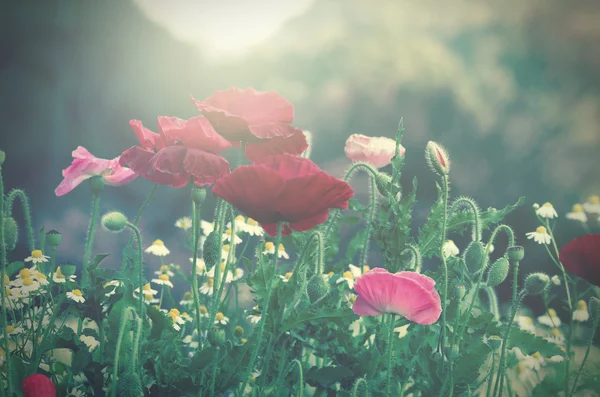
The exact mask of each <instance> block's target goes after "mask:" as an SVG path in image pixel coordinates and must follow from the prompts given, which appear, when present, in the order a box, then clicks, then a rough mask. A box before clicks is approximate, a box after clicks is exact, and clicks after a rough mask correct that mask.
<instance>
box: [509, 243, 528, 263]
mask: <svg viewBox="0 0 600 397" xmlns="http://www.w3.org/2000/svg"><path fill="white" fill-rule="evenodd" d="M506 253H507V255H508V259H509V260H510V261H511V262H521V261H522V260H523V258H524V257H525V250H524V249H523V247H521V246H520V245H513V246H512V247H508V249H507V250H506Z"/></svg>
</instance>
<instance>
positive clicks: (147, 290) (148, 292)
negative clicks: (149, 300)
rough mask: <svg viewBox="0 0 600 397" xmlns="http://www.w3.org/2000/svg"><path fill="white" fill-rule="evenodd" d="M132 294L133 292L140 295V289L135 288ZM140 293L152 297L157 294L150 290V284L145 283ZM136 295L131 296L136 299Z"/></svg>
mask: <svg viewBox="0 0 600 397" xmlns="http://www.w3.org/2000/svg"><path fill="white" fill-rule="evenodd" d="M134 292H135V293H136V294H139V293H140V287H137V288H136V289H135V291H134ZM142 293H143V294H144V295H152V296H154V295H156V294H158V291H156V290H154V289H152V287H151V286H150V283H146V284H145V285H144V286H143V287H142ZM136 294H134V295H133V296H135V297H136V298H137V295H136Z"/></svg>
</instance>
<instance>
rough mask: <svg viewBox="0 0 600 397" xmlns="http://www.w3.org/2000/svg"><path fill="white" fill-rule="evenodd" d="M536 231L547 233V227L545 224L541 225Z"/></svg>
mask: <svg viewBox="0 0 600 397" xmlns="http://www.w3.org/2000/svg"><path fill="white" fill-rule="evenodd" d="M535 232H536V233H542V234H546V228H545V227H544V226H540V227H538V228H537V229H535Z"/></svg>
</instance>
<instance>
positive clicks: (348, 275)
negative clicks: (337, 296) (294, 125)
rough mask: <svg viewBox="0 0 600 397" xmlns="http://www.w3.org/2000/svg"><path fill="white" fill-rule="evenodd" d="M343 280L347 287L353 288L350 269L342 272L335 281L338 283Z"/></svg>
mask: <svg viewBox="0 0 600 397" xmlns="http://www.w3.org/2000/svg"><path fill="white" fill-rule="evenodd" d="M343 282H345V283H346V284H348V288H350V289H352V288H354V275H353V274H352V272H350V271H347V272H344V273H343V274H342V277H340V278H338V279H337V281H336V282H335V283H336V284H340V283H343Z"/></svg>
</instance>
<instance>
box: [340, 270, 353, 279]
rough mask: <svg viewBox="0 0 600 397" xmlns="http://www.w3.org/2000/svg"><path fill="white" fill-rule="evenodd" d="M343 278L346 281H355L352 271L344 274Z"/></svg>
mask: <svg viewBox="0 0 600 397" xmlns="http://www.w3.org/2000/svg"><path fill="white" fill-rule="evenodd" d="M342 277H343V278H345V279H348V280H353V279H354V276H353V275H352V272H350V271H347V272H344V274H342Z"/></svg>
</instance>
